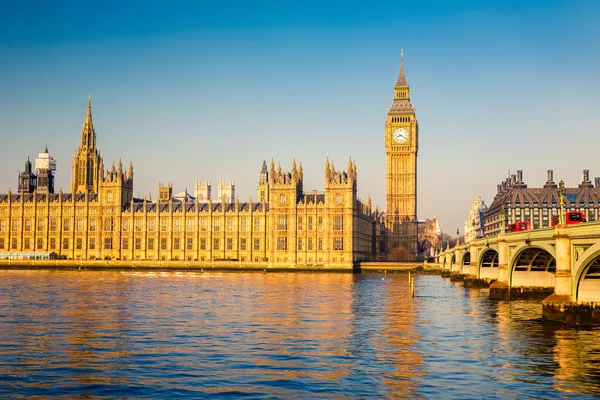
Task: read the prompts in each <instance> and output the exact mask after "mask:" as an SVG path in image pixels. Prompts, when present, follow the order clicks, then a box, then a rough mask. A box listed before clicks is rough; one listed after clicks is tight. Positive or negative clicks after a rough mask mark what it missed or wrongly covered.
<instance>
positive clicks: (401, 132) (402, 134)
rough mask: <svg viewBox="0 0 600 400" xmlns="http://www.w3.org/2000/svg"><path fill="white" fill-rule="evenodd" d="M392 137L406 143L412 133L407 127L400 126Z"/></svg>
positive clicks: (398, 141)
mask: <svg viewBox="0 0 600 400" xmlns="http://www.w3.org/2000/svg"><path fill="white" fill-rule="evenodd" d="M392 138H393V139H394V141H395V142H396V143H400V144H402V143H406V142H408V139H409V138H410V134H409V133H408V131H407V130H406V128H398V129H396V130H395V131H394V132H393V133H392Z"/></svg>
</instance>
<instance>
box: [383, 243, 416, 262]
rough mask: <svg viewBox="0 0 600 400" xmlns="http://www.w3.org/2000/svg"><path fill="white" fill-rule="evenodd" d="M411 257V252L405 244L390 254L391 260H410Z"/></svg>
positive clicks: (389, 258)
mask: <svg viewBox="0 0 600 400" xmlns="http://www.w3.org/2000/svg"><path fill="white" fill-rule="evenodd" d="M411 258H412V257H411V255H410V252H409V251H408V250H407V249H406V248H405V247H403V246H399V247H396V248H394V249H392V250H391V251H390V254H389V256H388V260H389V261H410V260H411Z"/></svg>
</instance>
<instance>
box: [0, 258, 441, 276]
mask: <svg viewBox="0 0 600 400" xmlns="http://www.w3.org/2000/svg"><path fill="white" fill-rule="evenodd" d="M0 270H68V271H72V270H80V271H219V272H253V271H255V272H314V273H319V272H328V273H332V272H335V273H360V272H373V273H388V272H390V273H395V272H414V273H422V274H439V268H437V267H436V266H427V265H426V264H425V265H424V264H423V263H387V262H386V263H383V262H378V263H357V264H355V265H352V264H342V265H336V266H332V265H290V264H276V263H275V264H270V263H268V262H236V261H214V262H202V261H125V260H79V261H78V260H0Z"/></svg>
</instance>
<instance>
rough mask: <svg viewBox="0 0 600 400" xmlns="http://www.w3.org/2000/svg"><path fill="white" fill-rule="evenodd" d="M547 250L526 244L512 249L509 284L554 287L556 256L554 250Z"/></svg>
mask: <svg viewBox="0 0 600 400" xmlns="http://www.w3.org/2000/svg"><path fill="white" fill-rule="evenodd" d="M548 250H549V249H547V248H543V247H541V246H527V245H524V246H521V247H519V248H517V249H514V250H513V256H512V257H511V260H510V266H511V267H510V269H509V276H508V282H509V285H510V286H537V287H554V285H555V274H556V258H555V254H554V251H552V252H550V251H548ZM552 250H554V249H552Z"/></svg>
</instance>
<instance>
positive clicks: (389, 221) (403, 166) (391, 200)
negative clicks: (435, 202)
mask: <svg viewBox="0 0 600 400" xmlns="http://www.w3.org/2000/svg"><path fill="white" fill-rule="evenodd" d="M418 135H419V125H418V123H417V119H416V117H415V110H414V108H413V106H412V104H411V103H410V90H409V88H408V81H407V80H406V76H405V75H404V52H402V53H401V56H400V75H399V76H398V80H397V81H396V85H395V87H394V102H393V104H392V106H391V108H390V110H389V112H388V115H387V119H386V121H385V154H386V219H385V225H386V230H387V234H388V241H387V251H388V253H389V254H397V255H398V254H401V257H400V258H401V259H413V258H414V257H416V255H417V150H418V139H419V138H418Z"/></svg>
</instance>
